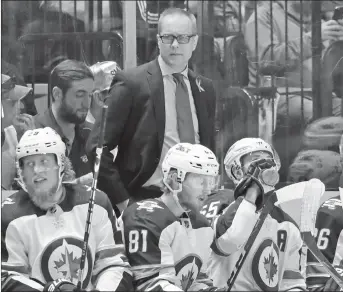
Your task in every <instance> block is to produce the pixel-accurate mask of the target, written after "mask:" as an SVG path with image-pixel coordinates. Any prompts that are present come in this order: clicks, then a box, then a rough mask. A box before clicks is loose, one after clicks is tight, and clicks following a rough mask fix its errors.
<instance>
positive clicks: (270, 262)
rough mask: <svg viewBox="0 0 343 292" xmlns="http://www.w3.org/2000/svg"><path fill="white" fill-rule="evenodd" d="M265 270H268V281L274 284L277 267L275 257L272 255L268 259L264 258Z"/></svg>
mask: <svg viewBox="0 0 343 292" xmlns="http://www.w3.org/2000/svg"><path fill="white" fill-rule="evenodd" d="M263 264H264V268H265V269H266V274H267V279H269V283H270V282H273V278H274V276H275V274H276V273H277V265H276V264H275V262H274V256H273V254H272V253H270V254H269V257H268V258H264V263H263Z"/></svg>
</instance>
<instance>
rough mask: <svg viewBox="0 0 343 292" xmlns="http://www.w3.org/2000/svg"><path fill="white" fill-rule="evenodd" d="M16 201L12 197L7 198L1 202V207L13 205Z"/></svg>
mask: <svg viewBox="0 0 343 292" xmlns="http://www.w3.org/2000/svg"><path fill="white" fill-rule="evenodd" d="M14 203H15V202H14V201H13V199H11V198H7V199H6V200H5V201H3V202H2V203H1V208H2V207H3V206H5V205H12V204H14Z"/></svg>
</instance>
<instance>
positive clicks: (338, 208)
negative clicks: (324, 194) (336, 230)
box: [317, 196, 343, 223]
mask: <svg viewBox="0 0 343 292" xmlns="http://www.w3.org/2000/svg"><path fill="white" fill-rule="evenodd" d="M342 207H343V206H342V201H341V198H340V196H337V197H334V198H330V199H328V200H327V201H325V202H324V203H323V204H322V205H321V206H320V208H319V210H318V215H317V216H320V215H319V214H323V213H324V214H327V215H329V216H330V217H333V218H334V220H336V221H337V222H342V223H343V208H342Z"/></svg>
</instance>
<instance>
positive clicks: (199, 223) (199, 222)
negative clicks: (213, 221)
mask: <svg viewBox="0 0 343 292" xmlns="http://www.w3.org/2000/svg"><path fill="white" fill-rule="evenodd" d="M188 216H189V219H190V220H191V223H192V228H193V229H199V228H204V227H211V225H210V223H209V222H208V220H207V218H206V216H204V215H203V214H200V213H199V212H189V215H188Z"/></svg>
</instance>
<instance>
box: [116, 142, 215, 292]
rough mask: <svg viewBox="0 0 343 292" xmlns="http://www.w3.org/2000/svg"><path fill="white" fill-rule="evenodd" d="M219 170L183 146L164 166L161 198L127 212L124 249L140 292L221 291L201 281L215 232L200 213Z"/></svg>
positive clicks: (194, 148) (201, 151)
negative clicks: (163, 186) (163, 188)
mask: <svg viewBox="0 0 343 292" xmlns="http://www.w3.org/2000/svg"><path fill="white" fill-rule="evenodd" d="M218 168H219V165H218V162H217V160H216V157H215V155H214V154H213V153H212V151H210V150H209V149H207V148H206V147H204V146H201V145H192V144H188V143H179V144H177V145H175V146H173V147H172V148H170V149H169V151H168V153H167V155H166V157H165V159H164V161H163V164H162V171H163V182H164V184H165V190H164V193H163V194H162V196H161V197H160V198H156V199H147V200H143V201H140V202H137V203H134V204H132V205H131V206H129V207H128V208H127V209H126V210H125V211H124V213H123V216H122V224H123V233H124V242H125V248H126V253H127V257H128V260H129V263H130V265H131V267H132V271H133V275H134V286H135V288H136V289H137V290H138V291H218V290H217V288H215V287H212V282H209V281H207V282H209V283H210V284H205V281H200V280H199V278H200V277H201V276H202V275H201V271H202V270H203V269H202V265H203V263H204V259H205V258H207V255H205V254H206V253H207V252H208V250H209V249H210V245H211V242H212V240H213V230H212V228H211V227H210V226H209V224H208V222H207V220H206V218H205V217H204V216H202V215H201V214H200V213H199V211H200V209H201V207H202V204H203V202H204V200H205V199H206V197H207V196H208V194H209V193H210V191H211V188H212V187H213V184H214V182H215V177H216V176H217V174H218ZM198 215H200V217H198ZM199 218H203V219H202V221H200V220H197V219H199ZM203 280H205V279H203ZM209 285H210V286H209Z"/></svg>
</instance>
